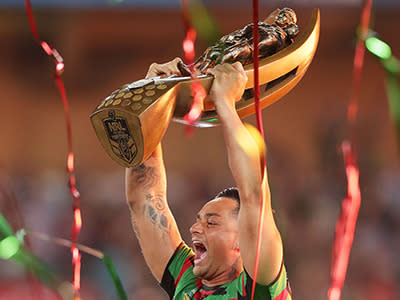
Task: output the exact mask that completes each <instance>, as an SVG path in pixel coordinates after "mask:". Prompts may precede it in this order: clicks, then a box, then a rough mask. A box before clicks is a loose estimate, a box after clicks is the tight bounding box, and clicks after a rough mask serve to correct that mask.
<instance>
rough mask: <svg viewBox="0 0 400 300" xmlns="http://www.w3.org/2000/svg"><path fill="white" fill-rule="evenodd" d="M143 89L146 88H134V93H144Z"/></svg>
mask: <svg viewBox="0 0 400 300" xmlns="http://www.w3.org/2000/svg"><path fill="white" fill-rule="evenodd" d="M143 91H144V89H142V88H140V89H137V90H134V91H133V93H134V94H136V95H137V94H141V93H143Z"/></svg>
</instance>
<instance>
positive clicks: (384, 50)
mask: <svg viewBox="0 0 400 300" xmlns="http://www.w3.org/2000/svg"><path fill="white" fill-rule="evenodd" d="M365 46H366V47H367V49H368V50H369V51H370V52H371V53H372V54H374V55H376V56H378V57H379V58H381V59H388V58H390V57H391V56H392V50H391V49H390V46H389V45H388V44H386V43H385V42H384V41H382V40H380V39H378V38H376V37H369V38H367V39H366V40H365Z"/></svg>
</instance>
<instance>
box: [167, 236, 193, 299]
mask: <svg viewBox="0 0 400 300" xmlns="http://www.w3.org/2000/svg"><path fill="white" fill-rule="evenodd" d="M193 261H194V253H193V251H192V249H191V248H189V247H188V246H187V245H186V244H185V243H183V242H182V243H181V244H180V245H179V246H178V247H177V248H176V250H175V252H174V254H173V255H172V256H171V258H170V260H169V262H168V264H167V266H166V268H165V271H164V274H163V277H162V280H161V283H160V285H161V287H162V288H163V289H164V290H165V291H166V292H167V293H168V295H169V296H170V298H171V299H172V297H173V296H174V295H175V294H176V292H178V291H179V290H180V289H181V288H182V287H185V286H188V285H190V286H191V285H193V284H195V283H196V279H197V277H196V276H195V275H194V274H193Z"/></svg>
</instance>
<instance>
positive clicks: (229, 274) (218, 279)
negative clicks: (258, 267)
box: [201, 257, 243, 287]
mask: <svg viewBox="0 0 400 300" xmlns="http://www.w3.org/2000/svg"><path fill="white" fill-rule="evenodd" d="M242 271H243V264H242V261H241V259H240V257H238V258H237V259H236V261H235V262H234V263H233V265H232V266H231V267H230V268H228V269H226V270H225V271H223V272H221V273H219V274H217V275H216V276H213V277H212V278H210V279H204V278H202V279H201V283H202V284H203V285H206V286H210V287H213V286H218V285H222V284H225V283H228V282H231V281H233V280H235V279H236V278H237V277H238V276H239V274H240V273H241V272H242Z"/></svg>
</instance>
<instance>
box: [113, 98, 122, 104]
mask: <svg viewBox="0 0 400 300" xmlns="http://www.w3.org/2000/svg"><path fill="white" fill-rule="evenodd" d="M120 103H121V99H117V100H115V101H114V103H113V105H118V104H120Z"/></svg>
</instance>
